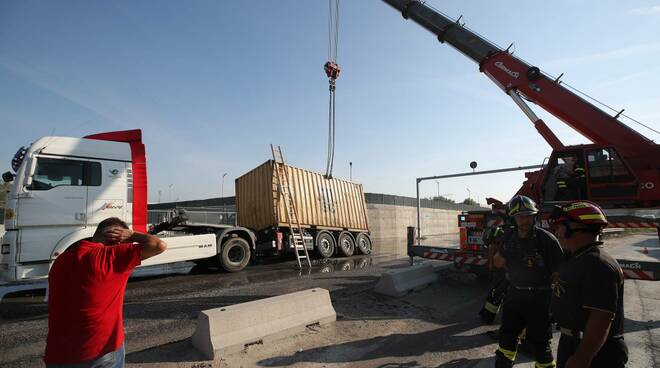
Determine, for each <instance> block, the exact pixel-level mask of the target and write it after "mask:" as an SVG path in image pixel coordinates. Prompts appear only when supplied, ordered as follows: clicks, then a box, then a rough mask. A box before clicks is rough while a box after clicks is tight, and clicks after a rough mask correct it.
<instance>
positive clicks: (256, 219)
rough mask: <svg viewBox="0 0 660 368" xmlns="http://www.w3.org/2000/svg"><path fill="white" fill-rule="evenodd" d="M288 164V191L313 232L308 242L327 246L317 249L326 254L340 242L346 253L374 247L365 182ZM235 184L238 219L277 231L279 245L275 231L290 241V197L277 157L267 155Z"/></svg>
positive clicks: (244, 224) (252, 226) (261, 231)
mask: <svg viewBox="0 0 660 368" xmlns="http://www.w3.org/2000/svg"><path fill="white" fill-rule="evenodd" d="M286 170H287V173H288V178H289V192H290V193H291V196H292V199H293V201H294V202H295V206H296V212H297V213H298V220H299V222H300V225H301V227H302V228H303V229H305V231H306V233H307V235H308V239H307V240H308V243H309V248H312V249H314V248H318V247H322V248H324V249H320V250H319V249H317V250H318V251H319V254H320V255H322V256H324V257H328V256H330V255H331V254H330V253H334V251H335V247H336V248H338V249H339V251H340V252H341V253H343V254H344V255H350V254H352V253H353V250H354V249H355V247H356V245H357V248H358V250H359V251H360V252H362V253H369V252H370V251H371V239H370V238H369V234H368V232H369V222H368V218H367V208H366V204H365V201H364V191H363V189H362V185H361V184H357V183H352V182H349V181H346V180H341V179H336V178H333V179H328V178H326V177H325V176H323V175H321V174H318V173H315V172H312V171H309V170H304V169H300V168H296V167H292V166H288V165H287V166H286ZM235 188H236V210H237V212H238V225H239V226H242V227H246V228H249V229H252V230H254V231H255V232H257V233H258V234H269V235H268V236H262V237H264V238H266V239H268V238H269V237H272V238H273V239H274V240H273V242H275V243H276V246H275V247H274V248H276V249H280V248H281V247H282V246H281V245H280V244H277V238H276V237H275V236H273V232H278V231H279V232H281V233H282V234H284V241H285V242H286V236H287V235H288V233H287V228H288V221H287V213H286V208H285V205H284V203H285V201H284V200H280V191H279V187H278V178H277V171H276V170H275V161H273V160H268V161H266V162H265V163H263V164H262V165H260V166H258V167H256V168H255V169H253V170H251V171H249V172H248V173H246V174H245V175H243V176H241V177H239V178H237V179H236V187H235ZM280 237H282V235H280ZM330 237H332V239H330ZM329 243H334V244H329ZM285 245H286V244H285ZM351 247H352V249H353V250H351V249H350V248H351ZM284 248H286V247H285V246H284ZM330 248H331V249H330ZM343 248H348V249H343ZM331 251H332V252H331Z"/></svg>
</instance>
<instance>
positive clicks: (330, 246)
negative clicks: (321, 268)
mask: <svg viewBox="0 0 660 368" xmlns="http://www.w3.org/2000/svg"><path fill="white" fill-rule="evenodd" d="M316 252H317V253H318V254H319V256H321V257H322V258H330V257H332V255H333V254H335V239H334V238H333V237H332V234H330V233H329V232H327V231H320V232H319V233H317V234H316Z"/></svg>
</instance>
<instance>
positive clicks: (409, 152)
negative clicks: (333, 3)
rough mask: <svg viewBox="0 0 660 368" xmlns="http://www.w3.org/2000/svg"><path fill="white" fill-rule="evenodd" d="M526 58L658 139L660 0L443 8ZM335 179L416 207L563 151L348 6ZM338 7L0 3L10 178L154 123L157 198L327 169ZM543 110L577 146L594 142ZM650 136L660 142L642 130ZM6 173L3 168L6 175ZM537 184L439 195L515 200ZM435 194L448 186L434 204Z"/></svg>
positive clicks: (410, 37) (451, 59)
mask: <svg viewBox="0 0 660 368" xmlns="http://www.w3.org/2000/svg"><path fill="white" fill-rule="evenodd" d="M430 3H431V4H433V5H434V6H435V7H437V8H439V9H441V10H442V11H444V12H445V13H447V14H449V15H451V16H454V17H457V16H458V15H460V14H463V17H464V20H465V21H466V24H467V26H469V27H471V28H472V29H474V30H476V31H478V32H479V33H481V34H483V35H486V36H487V37H488V38H489V39H491V40H493V41H494V42H496V43H498V44H500V45H504V46H505V47H506V46H507V45H508V44H509V43H511V42H515V49H516V55H518V56H520V57H522V58H524V59H525V60H527V61H529V62H530V63H532V64H535V65H538V66H540V67H541V68H542V69H543V70H544V71H546V72H548V73H550V74H552V75H558V74H560V73H565V76H564V78H563V80H564V81H566V82H568V83H570V84H571V85H573V86H576V87H578V88H580V89H581V90H583V91H586V92H588V93H590V94H592V95H594V96H595V97H597V98H599V99H600V100H602V101H606V102H607V103H609V104H610V105H612V106H614V107H615V108H617V109H620V108H625V109H626V113H629V114H630V115H632V116H633V117H635V118H637V119H641V120H642V121H644V122H647V123H648V124H650V125H651V126H653V127H654V128H655V129H660V126H659V125H660V108H658V106H660V93H659V92H658V86H660V63H659V62H658V60H660V39H659V38H658V35H659V34H660V1H614V0H607V1H604V0H598V1H596V0H593V1H567V0H562V1H479V2H477V1H460V0H446V1H431V2H430ZM341 4H342V9H341V19H340V20H341V26H340V43H339V57H338V61H339V63H340V64H341V66H342V73H341V76H340V78H339V80H338V82H337V148H336V158H335V176H337V177H343V178H348V175H349V164H348V163H349V161H352V162H353V178H354V180H355V181H358V182H362V183H363V184H364V188H365V190H366V191H368V192H381V193H389V194H398V195H407V196H414V194H415V185H414V183H415V178H416V177H419V176H430V175H436V174H447V173H455V172H462V171H467V170H468V164H469V162H470V161H472V160H475V161H477V162H478V163H479V169H495V168H501V167H508V166H516V165H529V164H538V163H541V162H542V161H543V159H544V157H547V156H548V155H549V153H550V149H549V147H548V146H547V144H546V143H545V142H544V141H543V140H542V139H541V137H540V136H539V135H538V134H537V133H536V131H535V130H534V128H533V126H532V125H531V123H530V122H529V120H527V118H526V117H525V116H524V115H523V114H522V113H521V112H520V111H519V110H518V109H517V107H516V106H515V105H514V104H513V103H512V101H511V100H510V99H509V98H508V97H507V96H506V95H504V94H503V93H502V92H501V91H500V90H499V89H498V88H497V87H496V86H495V85H494V84H493V83H492V82H490V80H488V79H487V78H486V77H485V76H484V75H483V74H481V73H479V72H478V70H477V66H476V64H474V63H473V62H472V61H470V60H468V59H467V58H465V57H464V56H463V55H461V54H459V53H458V52H456V51H455V50H454V49H452V48H450V47H449V46H447V45H442V44H440V43H438V42H437V40H436V39H435V37H434V36H433V35H431V34H429V33H428V32H426V31H425V30H423V29H422V28H421V27H419V26H418V25H416V24H415V23H413V22H410V21H405V20H404V19H403V18H402V17H401V15H400V14H398V13H397V12H396V11H394V10H393V9H392V8H390V7H389V6H388V5H386V4H385V3H382V2H380V1H376V0H369V1H368V0H351V1H342V3H341ZM327 7H328V6H327V1H325V0H323V1H321V0H313V1H312V0H306V1H300V0H298V1H187V2H181V1H155V0H154V1H57V2H50V1H24V0H21V1H18V0H4V1H2V2H0V122H1V127H2V133H1V135H0V143H1V145H0V162H3V164H2V165H0V167H1V168H5V169H9V161H10V159H11V157H12V155H13V154H14V152H15V150H16V149H17V148H18V147H19V146H21V145H25V144H28V143H30V142H32V141H34V140H35V139H37V138H38V137H40V136H44V135H50V134H52V133H54V134H55V135H65V136H82V135H86V134H90V133H96V132H102V131H110V130H123V129H133V128H141V129H142V130H143V133H144V137H145V142H146V144H147V154H148V157H147V158H148V165H149V167H148V170H149V197H150V200H151V201H156V200H157V198H158V197H157V192H158V190H162V192H163V196H162V200H163V201H165V200H167V199H168V196H169V191H168V186H169V185H170V184H173V190H172V193H173V194H172V197H173V199H174V198H180V199H198V198H207V197H213V196H218V195H219V194H220V178H221V175H222V173H224V172H227V173H228V174H227V178H226V181H225V195H232V194H233V193H234V188H233V181H234V179H235V178H236V177H238V176H240V175H242V174H244V173H245V172H247V171H249V170H250V169H252V168H254V167H256V166H257V165H259V164H261V163H262V162H263V161H265V160H266V159H268V158H269V157H270V149H269V144H270V143H277V144H280V145H282V146H283V147H284V148H285V154H286V157H287V158H288V161H289V163H290V164H292V165H295V166H299V167H304V168H307V169H311V170H314V171H318V172H323V171H324V169H325V160H326V157H325V154H326V149H327V148H326V140H327V98H328V96H327V94H328V92H327V80H326V78H325V75H324V73H323V71H322V65H323V63H324V62H325V60H326V56H327V38H328V35H327ZM535 111H537V113H538V114H539V115H540V116H541V117H543V118H544V119H546V120H547V122H548V123H549V125H550V126H551V127H552V128H553V129H554V130H555V132H556V133H557V134H558V135H559V137H560V138H562V139H563V140H564V141H565V143H582V142H585V140H584V139H582V138H581V137H580V136H578V135H577V134H576V133H574V132H573V131H572V130H570V128H568V127H565V126H564V125H563V124H561V123H559V122H557V121H556V120H554V119H552V118H551V117H549V116H548V115H547V114H543V113H542V110H541V109H540V108H538V107H536V108H535ZM632 126H633V127H634V128H635V129H637V130H638V131H640V132H641V133H642V134H644V135H646V136H647V137H649V138H651V139H654V140H656V141H658V138H659V137H658V135H657V134H655V133H652V132H650V131H648V130H645V129H644V128H640V127H639V126H637V125H632ZM3 171H4V170H3ZM521 180H522V173H516V174H503V175H498V176H487V177H475V178H469V179H465V178H463V179H453V180H447V181H443V182H441V183H440V194H445V195H448V196H449V197H450V198H453V199H456V200H462V199H464V198H465V197H467V195H468V191H467V188H469V189H470V191H471V194H472V197H476V198H477V199H479V200H481V201H483V197H484V196H495V197H499V198H503V199H508V198H509V197H510V196H511V195H512V194H513V193H514V192H515V191H516V190H517V188H518V187H519V185H520V182H521ZM436 193H437V186H436V183H433V182H429V183H426V184H424V185H423V186H422V195H424V196H429V195H433V194H436Z"/></svg>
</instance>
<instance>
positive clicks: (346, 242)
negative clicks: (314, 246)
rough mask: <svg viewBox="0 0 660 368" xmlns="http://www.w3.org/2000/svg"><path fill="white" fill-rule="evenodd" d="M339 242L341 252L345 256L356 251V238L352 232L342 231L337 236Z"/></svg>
mask: <svg viewBox="0 0 660 368" xmlns="http://www.w3.org/2000/svg"><path fill="white" fill-rule="evenodd" d="M337 243H338V244H339V250H340V251H341V254H343V255H344V256H346V257H350V256H352V255H353V253H355V240H354V239H353V235H351V233H349V232H346V231H342V232H341V233H340V234H339V237H338V238H337Z"/></svg>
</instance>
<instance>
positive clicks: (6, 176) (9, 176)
mask: <svg viewBox="0 0 660 368" xmlns="http://www.w3.org/2000/svg"><path fill="white" fill-rule="evenodd" d="M2 180H3V181H4V182H5V183H9V182H11V181H12V180H14V174H12V173H11V171H7V172H5V173H3V174H2Z"/></svg>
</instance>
